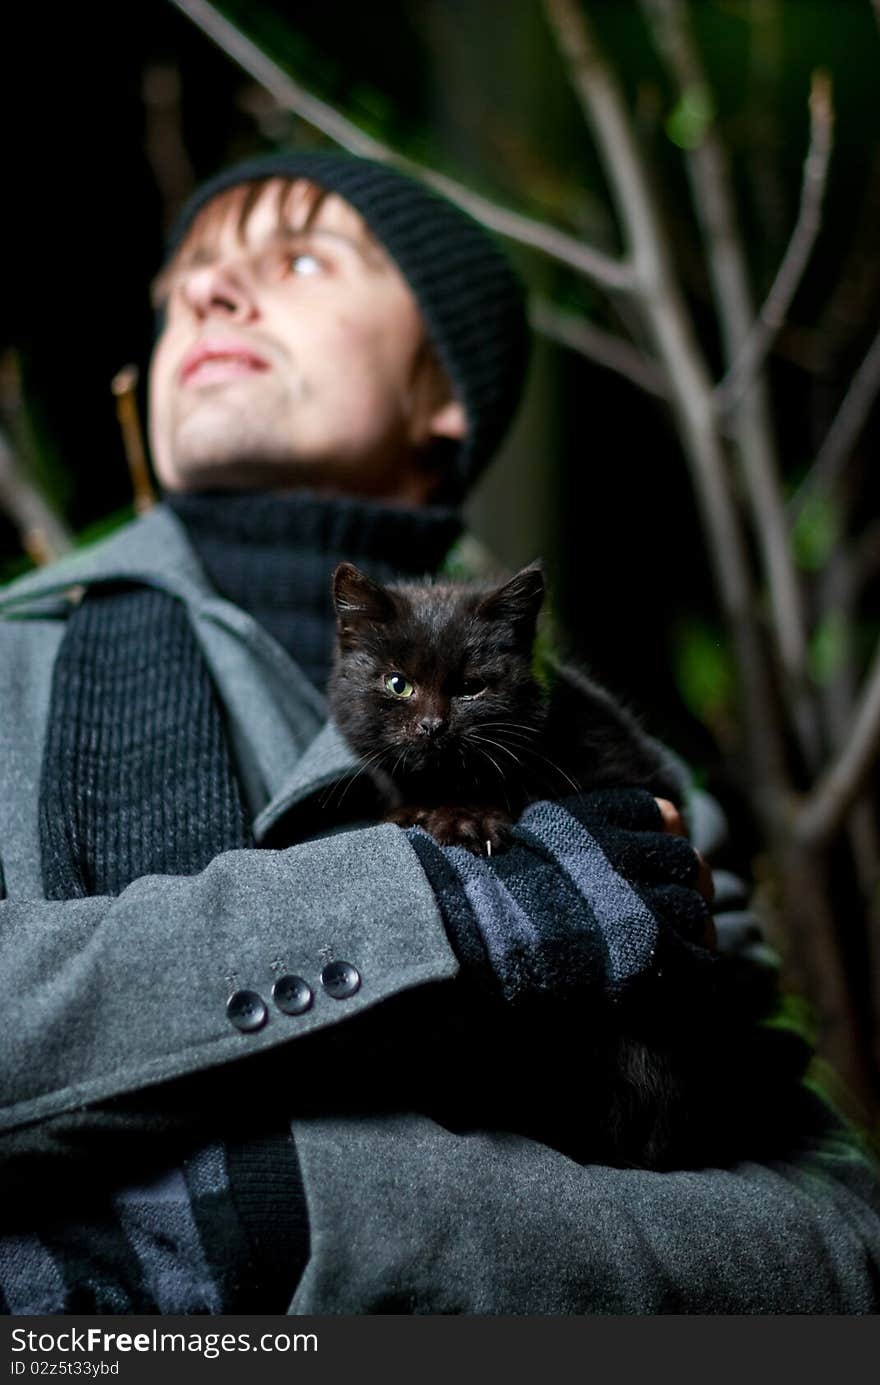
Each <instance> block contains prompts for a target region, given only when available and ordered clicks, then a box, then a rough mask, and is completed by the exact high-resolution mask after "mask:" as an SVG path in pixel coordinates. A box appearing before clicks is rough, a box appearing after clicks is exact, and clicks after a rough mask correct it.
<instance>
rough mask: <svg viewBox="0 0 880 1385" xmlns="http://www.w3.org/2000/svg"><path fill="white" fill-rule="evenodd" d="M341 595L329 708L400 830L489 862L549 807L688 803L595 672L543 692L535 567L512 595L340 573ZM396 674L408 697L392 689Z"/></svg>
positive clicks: (565, 675)
mask: <svg viewBox="0 0 880 1385" xmlns="http://www.w3.org/2000/svg"><path fill="white" fill-rule="evenodd" d="M333 596H334V603H335V606H336V614H337V631H338V642H337V651H336V658H335V662H334V668H333V672H332V674H331V678H330V683H329V687H328V695H329V699H330V709H331V711H332V713H333V717H334V720H335V721H336V723H337V725H338V727H339V729H340V731H341V732H342V734H343V735H344V736H345V738H346V740H347V741H348V742H349V744H350V745H351V746H352V748H353V749H354V750H355V751H356V752H357V753H358V754H359V755H360V756H362V757H363V761H364V766H365V770H366V773H367V774H369V776H370V777H371V779H372V780H373V782H374V783H375V785H376V787H377V788H378V790H379V793H380V796H381V799H382V802H383V804H384V805H385V808H386V811H387V816H388V818H389V820H391V821H394V822H398V823H400V824H401V825H402V826H411V825H413V824H415V823H418V824H420V825H421V826H424V827H425V828H426V829H427V830H428V831H430V832H431V833H432V834H433V835H434V836H435V837H436V838H437V839H438V840H439V841H441V842H443V843H444V844H446V845H450V844H456V843H457V844H461V845H464V846H468V847H469V848H470V849H471V850H473V851H476V852H479V851H482V850H484V849H485V844H486V843H487V842H489V843H491V845H492V847H493V848H498V847H501V846H503V845H504V839H505V834H506V830H507V827H508V825H509V824H510V823H511V822H512V821H514V820H515V819H516V818H517V817H518V816H519V814H520V813H521V812H522V810H523V808H524V807H525V806H526V804H528V803H531V802H534V801H535V800H537V799H539V798H547V797H559V796H562V795H564V794H566V793H573V792H579V791H583V790H589V789H595V788H602V787H606V786H610V785H613V786H616V787H636V786H638V787H640V788H647V789H649V790H650V791H651V792H652V793H654V794H656V795H657V796H661V797H666V798H670V799H672V800H673V801H675V800H676V798H677V797H678V796H679V785H678V783H677V780H676V777H675V775H674V773H673V772H671V770H670V768H669V765H668V762H667V761H666V760H665V759H664V757H663V755H662V753H661V752H660V751H659V749H658V748H657V747H655V745H654V744H653V743H652V742H651V741H650V740H649V739H648V737H647V736H645V735H644V733H643V732H642V731H641V729H640V727H639V726H638V723H637V722H636V721H635V719H634V718H633V717H632V716H630V715H629V713H628V712H627V711H626V710H625V709H624V708H622V707H621V706H620V705H619V704H618V703H617V702H616V701H615V700H614V699H613V698H612V697H611V696H610V695H609V694H608V693H607V692H606V691H605V690H604V689H603V688H601V687H599V685H598V684H596V683H594V682H593V681H592V680H591V679H590V678H588V677H587V676H586V674H584V673H582V672H580V671H579V670H577V669H575V668H572V667H570V666H568V665H562V664H559V665H556V666H555V667H554V670H553V673H554V680H553V687H552V691H551V693H550V694H549V696H548V695H546V694H545V693H544V691H543V690H542V688H541V685H540V684H539V682H538V681H537V679H536V677H535V676H534V673H533V670H532V651H533V646H534V642H535V629H536V622H537V619H538V614H539V612H540V609H541V606H542V604H543V600H544V579H543V574H542V571H541V568H540V566H539V565H538V564H533V565H532V566H530V567H527V568H524V569H523V570H522V571H521V572H518V573H517V574H516V576H515V577H513V578H511V579H510V581H508V582H504V583H503V584H501V585H498V584H494V585H490V584H485V583H484V584H472V585H462V584H454V583H449V582H442V581H430V580H427V579H426V581H425V582H424V583H419V584H417V583H400V584H396V585H393V586H380V585H379V584H378V583H377V582H374V581H373V580H372V579H371V578H369V577H366V576H365V575H364V574H363V573H362V572H360V571H359V570H358V569H357V568H355V567H354V566H353V565H352V564H350V563H342V564H340V566H339V567H338V568H337V569H336V571H335V573H334V578H333ZM393 675H398V676H399V678H401V679H402V680H405V683H406V685H407V687H411V688H412V692H411V694H410V695H409V696H406V697H400V696H395V694H394V693H393V692H392V691H391V690H390V689H389V687H388V686H387V680H388V679H389V677H392V676H393ZM480 689H482V690H481V691H480Z"/></svg>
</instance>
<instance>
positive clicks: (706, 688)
mask: <svg viewBox="0 0 880 1385" xmlns="http://www.w3.org/2000/svg"><path fill="white" fill-rule="evenodd" d="M674 660H675V670H676V678H677V681H678V686H679V689H680V691H681V695H682V697H683V698H684V700H685V702H686V703H687V705H688V707H689V708H690V710H691V711H692V712H693V713H694V715H695V716H697V717H699V718H700V719H701V720H702V721H705V722H706V723H707V724H709V725H712V724H713V723H714V722H716V721H717V720H718V718H719V717H721V716H726V715H727V714H728V711H729V708H730V703H731V700H732V698H733V689H734V684H735V678H734V671H733V664H732V662H731V658H730V652H729V650H728V648H727V645H726V643H725V641H724V639H723V637H722V636H721V634H720V633H719V632H718V630H717V629H715V628H714V627H712V626H709V625H707V624H705V623H704V622H702V621H698V620H691V621H688V622H686V623H685V624H683V625H681V626H680V627H679V629H678V631H677V633H676V639H675V646H674Z"/></svg>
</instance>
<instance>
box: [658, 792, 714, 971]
mask: <svg viewBox="0 0 880 1385" xmlns="http://www.w3.org/2000/svg"><path fill="white" fill-rule="evenodd" d="M656 802H657V807H658V808H659V809H660V816H661V817H662V819H663V831H664V832H669V833H670V834H671V835H672V836H673V837H684V838H687V829H686V828H685V825H684V819H683V818H682V816H681V813H680V812H679V811H678V809H677V808H676V806H675V804H674V803H671V802H670V800H669V799H668V798H658V799H657V800H656ZM694 854H695V856H696V858H697V861H698V862H699V866H698V871H697V876H696V879H695V880H694V889H695V890H697V891H698V893H699V894H701V895H702V896H703V898H704V899H705V901H706V903H707V904H709V905H711V903H712V900H713V899H714V898H715V882H714V881H713V879H712V869H711V867H710V865H709V863H708V861H706V860H705V859H704V858H703V855H702V853H701V852H699V851H695V853H694ZM702 944H703V947H711V948H715V947H717V946H718V935H717V933H716V932H715V922H714V920H713V918H712V916H711V914H710V915H709V917H708V918H707V920H706V929H705V932H704V934H703V938H702Z"/></svg>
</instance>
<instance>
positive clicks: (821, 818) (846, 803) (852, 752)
mask: <svg viewBox="0 0 880 1385" xmlns="http://www.w3.org/2000/svg"><path fill="white" fill-rule="evenodd" d="M878 749H880V648H878V650H877V652H876V654H875V656H874V662H873V664H872V666H871V669H870V671H869V673H868V676H867V678H866V680H865V684H864V687H863V688H862V692H861V695H860V698H859V701H858V703H857V705H856V708H855V712H854V714H853V719H852V723H851V727H850V733H849V737H848V739H847V741H846V743H845V744H844V746H843V747H842V748H841V750H840V752H839V753H838V755H837V757H836V759H834V760H833V761H832V763H831V764H830V765H829V767H828V769H827V770H826V771H825V773H824V774H823V775H822V778H821V779H820V780H819V783H818V784H817V785H816V787H815V789H814V790H813V792H812V794H811V795H810V796H809V798H808V799H807V800H806V802H805V803H804V805H803V807H802V808H801V810H800V812H799V814H798V816H797V818H796V820H795V834H796V836H797V838H798V840H799V841H801V842H803V843H807V844H809V845H813V846H818V845H821V844H822V843H824V842H827V841H829V840H830V838H831V837H832V836H833V835H834V833H835V831H836V830H837V828H838V827H839V826H840V823H841V821H842V819H843V816H844V814H845V813H846V811H847V809H848V808H849V807H850V806H851V804H852V803H854V802H855V800H856V798H857V797H858V794H859V791H860V790H861V788H862V786H863V785H864V783H865V782H866V780H867V777H868V775H869V774H870V772H871V771H872V770H873V769H874V768H875V762H876V758H877V752H878Z"/></svg>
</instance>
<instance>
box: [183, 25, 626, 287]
mask: <svg viewBox="0 0 880 1385" xmlns="http://www.w3.org/2000/svg"><path fill="white" fill-rule="evenodd" d="M171 3H172V4H173V5H175V6H176V7H177V8H178V9H179V10H181V11H182V12H183V13H184V14H185V15H186V16H187V18H188V19H191V20H192V22H193V23H194V24H197V25H198V27H199V28H200V29H201V30H202V32H203V33H205V34H207V36H208V37H209V38H210V39H211V40H212V41H213V42H214V43H216V44H217V46H218V47H219V48H221V49H222V50H223V52H224V53H226V54H227V55H228V56H229V57H230V58H232V59H233V61H234V62H236V63H237V64H238V66H239V67H241V68H242V69H243V70H244V71H245V72H247V73H248V74H249V75H250V76H251V77H252V78H253V79H254V81H255V82H257V83H259V85H260V86H262V87H264V88H265V90H266V91H268V92H269V93H270V94H271V95H272V96H273V97H274V99H275V100H276V101H277V102H278V104H279V105H280V106H282V107H284V109H285V110H289V111H292V112H294V114H296V115H298V116H299V117H300V118H301V119H302V120H305V121H306V122H307V123H308V124H309V125H311V126H313V128H314V129H316V130H320V131H321V132H322V133H323V134H325V135H327V136H328V137H329V138H330V139H332V140H333V141H334V142H335V143H336V144H338V145H340V146H341V147H342V148H343V149H347V150H348V151H349V152H350V153H352V154H360V155H362V156H364V157H366V158H371V159H376V160H377V161H378V162H379V163H387V164H391V165H393V166H394V167H395V168H399V169H401V170H402V171H403V172H406V173H409V174H411V175H412V176H413V177H415V178H418V179H419V180H420V181H421V182H423V183H426V184H427V186H428V187H431V188H434V190H435V191H437V192H439V193H441V194H442V195H443V196H444V197H446V198H448V199H449V201H450V202H454V203H455V205H456V206H458V207H461V208H462V210H463V211H466V212H468V213H469V214H470V215H471V216H472V217H474V219H475V220H476V221H479V222H480V223H481V224H482V225H483V226H485V227H487V228H488V229H489V230H490V231H495V232H497V234H498V235H500V236H504V237H505V238H506V239H508V240H512V241H515V242H516V243H517V244H519V245H528V246H530V247H531V248H532V249H534V250H539V251H541V252H542V253H543V254H545V255H549V256H550V258H551V259H554V260H558V261H559V262H560V263H562V264H566V265H569V266H570V267H571V268H572V269H576V270H577V271H578V272H579V273H580V274H583V275H584V276H585V278H587V279H590V280H591V281H592V282H593V283H596V284H599V285H600V286H601V287H602V288H605V289H613V290H626V289H630V288H631V287H632V284H633V271H632V268H631V267H630V266H629V265H628V264H626V263H625V262H623V261H621V260H618V259H615V258H614V257H613V256H611V255H606V254H604V252H603V251H601V250H594V249H593V248H592V247H591V246H588V245H584V244H583V242H582V241H579V240H577V239H576V237H574V236H570V235H568V234H566V232H564V231H559V230H557V229H556V228H555V227H552V226H546V225H544V224H542V223H541V222H539V221H535V220H533V219H532V218H531V217H527V216H523V215H522V214H521V213H520V212H514V211H511V210H510V209H509V208H507V207H500V206H499V205H498V204H497V203H496V202H493V201H492V200H491V199H490V198H488V197H484V196H482V194H481V193H478V192H474V191H473V190H472V189H471V188H468V187H465V186H464V184H462V183H459V182H457V181H456V180H455V179H454V178H448V177H447V176H446V175H445V174H443V173H437V172H436V171H435V170H434V169H430V168H426V167H424V166H423V165H421V164H418V163H416V162H414V161H413V160H412V159H408V158H406V157H405V156H404V155H402V154H399V153H398V152H397V151H396V150H394V149H392V148H391V147H390V146H389V145H387V144H383V143H382V142H381V141H380V140H377V139H374V138H373V136H372V135H368V134H367V133H366V132H365V131H364V130H361V129H360V128H359V127H358V126H357V125H355V124H354V122H353V121H351V120H349V119H348V118H347V117H346V116H344V115H342V114H341V113H340V112H339V111H337V110H335V109H334V108H333V107H332V106H330V105H328V103H327V102H326V101H321V100H320V99H319V98H318V97H316V96H314V95H312V93H311V92H309V91H307V90H306V89H305V87H303V86H302V85H301V84H300V83H299V82H296V81H294V80H293V78H292V77H289V76H288V75H287V73H286V72H284V71H282V69H281V68H280V67H279V66H278V65H277V63H274V62H272V60H271V59H270V58H268V57H267V56H266V54H265V53H262V52H261V51H260V49H259V48H257V46H256V44H254V43H252V42H251V41H250V39H248V38H246V37H245V35H244V34H243V33H241V31H240V30H239V29H237V28H236V27H235V25H233V24H230V22H229V20H228V19H225V18H224V17H223V16H222V15H221V14H220V13H218V11H217V10H216V9H215V7H214V6H213V5H210V4H208V3H207V0H171Z"/></svg>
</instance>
